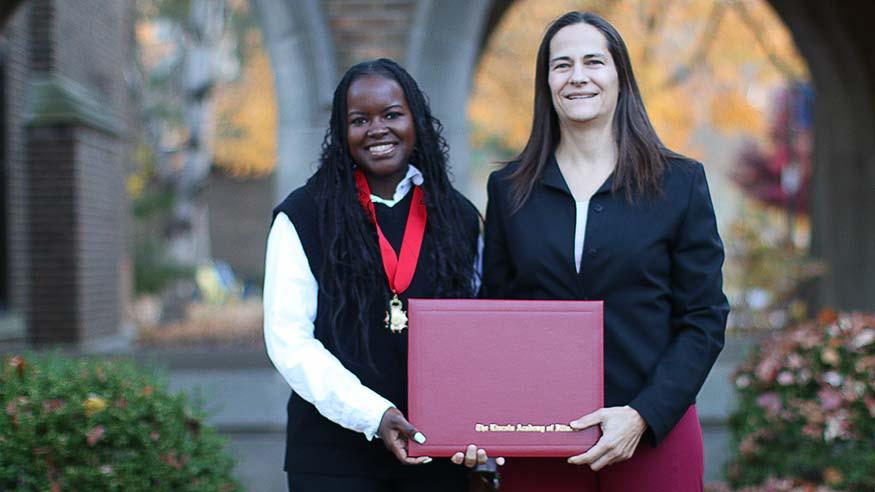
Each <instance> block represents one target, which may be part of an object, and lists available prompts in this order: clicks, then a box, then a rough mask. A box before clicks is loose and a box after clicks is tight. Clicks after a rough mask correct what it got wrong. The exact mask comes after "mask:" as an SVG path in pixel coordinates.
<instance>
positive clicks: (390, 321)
mask: <svg viewBox="0 0 875 492" xmlns="http://www.w3.org/2000/svg"><path fill="white" fill-rule="evenodd" d="M402 306H403V305H402V304H401V299H398V294H395V295H393V296H392V300H391V301H389V311H388V312H386V320H385V321H386V328H389V330H390V331H391V332H392V333H401V332H402V331H404V328H407V313H405V312H404V310H403V309H401V308H402Z"/></svg>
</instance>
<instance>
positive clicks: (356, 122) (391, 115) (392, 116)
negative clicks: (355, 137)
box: [349, 111, 404, 126]
mask: <svg viewBox="0 0 875 492" xmlns="http://www.w3.org/2000/svg"><path fill="white" fill-rule="evenodd" d="M402 116H404V113H402V112H401V111H390V112H388V113H386V116H385V118H386V119H387V120H397V119H398V118H401V117H402ZM367 122H368V119H367V118H365V117H363V116H359V117H356V118H353V119H351V120H349V124H350V125H352V126H362V125H364V124H366V123H367Z"/></svg>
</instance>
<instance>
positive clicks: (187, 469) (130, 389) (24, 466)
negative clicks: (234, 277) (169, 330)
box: [0, 354, 240, 492]
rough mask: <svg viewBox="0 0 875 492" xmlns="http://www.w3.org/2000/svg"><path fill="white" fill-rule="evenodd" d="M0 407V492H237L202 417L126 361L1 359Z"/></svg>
mask: <svg viewBox="0 0 875 492" xmlns="http://www.w3.org/2000/svg"><path fill="white" fill-rule="evenodd" d="M0 405H2V406H0V490H10V491H11V490H15V491H22V492H25V491H52V492H54V491H62V490H63V491H88V492H91V491H125V492H137V491H149V492H159V491H174V492H176V491H192V492H194V491H204V492H207V491H209V492H216V491H236V490H240V487H239V485H238V484H237V483H236V482H235V481H234V480H233V479H232V478H231V472H232V468H233V461H232V460H231V458H230V457H228V456H227V455H226V454H225V453H224V450H223V445H224V440H223V439H222V438H221V437H220V436H219V435H218V434H217V433H216V432H215V430H213V429H212V428H210V427H208V426H206V425H204V424H203V417H204V415H203V413H202V412H200V411H199V410H193V409H192V408H191V405H190V402H189V401H188V398H187V397H186V396H185V395H182V394H180V395H171V394H169V393H168V392H167V390H166V385H165V384H164V383H163V381H162V380H161V379H160V378H159V377H158V376H157V375H156V374H155V373H154V372H151V371H144V370H143V369H142V368H141V367H138V366H136V365H135V364H133V363H132V362H130V361H125V360H121V359H118V360H96V359H84V358H71V357H64V356H61V355H58V354H50V355H33V354H25V355H16V356H5V357H4V358H3V367H2V370H0Z"/></svg>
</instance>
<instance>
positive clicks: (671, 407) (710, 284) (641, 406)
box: [629, 163, 729, 444]
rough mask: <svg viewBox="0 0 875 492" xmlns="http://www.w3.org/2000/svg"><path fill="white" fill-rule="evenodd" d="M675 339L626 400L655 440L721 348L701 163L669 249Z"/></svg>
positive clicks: (715, 238)
mask: <svg viewBox="0 0 875 492" xmlns="http://www.w3.org/2000/svg"><path fill="white" fill-rule="evenodd" d="M670 254H671V265H672V266H671V285H672V326H671V329H672V331H673V332H674V340H673V342H672V343H671V345H670V346H669V347H668V349H667V350H666V352H665V354H664V355H663V356H662V358H661V359H660V361H659V363H658V364H657V366H656V368H655V370H654V372H653V374H652V375H651V379H650V382H649V383H648V384H647V386H645V387H644V389H643V390H642V391H641V392H640V393H639V394H638V395H637V396H636V397H635V399H634V400H632V402H631V403H630V404H629V405H630V406H631V407H632V408H634V409H635V410H637V411H638V413H639V414H641V416H642V417H643V418H644V420H645V421H646V422H647V424H648V426H649V427H650V432H651V433H652V439H653V440H654V444H657V443H659V442H660V441H661V440H662V439H663V438H664V437H665V436H666V435H667V434H668V433H669V431H671V429H672V428H674V426H675V424H676V423H677V422H678V420H680V418H681V417H682V416H683V414H684V412H685V411H686V410H687V408H688V407H689V405H690V404H692V403H693V401H695V398H696V394H697V393H698V392H699V389H700V388H701V387H702V384H703V383H704V381H705V377H706V376H707V375H708V372H709V371H710V370H711V366H713V365H714V361H716V360H717V356H718V355H719V353H720V350H721V349H722V348H723V338H724V332H725V329H726V318H727V316H728V315H729V303H728V302H727V300H726V296H725V295H724V294H723V276H722V273H721V268H722V266H723V257H724V254H723V243H722V242H721V240H720V235H719V234H718V232H717V220H716V218H715V216H714V207H713V205H712V203H711V196H710V193H709V191H708V183H707V182H706V180H705V171H704V168H703V167H702V165H701V164H698V163H697V165H696V168H695V172H694V173H693V177H692V186H691V189H690V198H689V200H688V205H687V210H686V212H685V216H684V219H683V222H682V223H681V225H680V228H679V229H678V232H677V235H676V238H675V241H674V242H673V244H672V248H671V252H670Z"/></svg>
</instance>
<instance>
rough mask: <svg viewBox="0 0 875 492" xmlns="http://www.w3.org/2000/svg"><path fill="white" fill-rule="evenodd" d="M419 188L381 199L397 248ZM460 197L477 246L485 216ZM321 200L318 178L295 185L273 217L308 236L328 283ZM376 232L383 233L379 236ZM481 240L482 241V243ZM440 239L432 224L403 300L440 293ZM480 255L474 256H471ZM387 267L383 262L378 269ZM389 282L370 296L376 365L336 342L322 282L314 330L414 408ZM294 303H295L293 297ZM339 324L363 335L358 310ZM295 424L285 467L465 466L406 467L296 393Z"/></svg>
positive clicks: (356, 368) (398, 472)
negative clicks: (436, 248) (436, 250)
mask: <svg viewBox="0 0 875 492" xmlns="http://www.w3.org/2000/svg"><path fill="white" fill-rule="evenodd" d="M412 195H413V193H412V192H411V193H408V194H407V196H406V197H405V198H404V199H403V200H402V201H400V202H399V203H397V204H396V205H395V206H394V207H387V206H384V205H381V204H378V203H377V204H375V207H374V208H375V210H376V214H377V221H378V222H379V223H380V229H381V230H382V231H383V234H384V235H385V236H386V238H387V239H388V240H389V242H390V243H391V244H392V247H393V248H395V251H396V253H397V252H398V251H400V246H401V240H402V237H403V234H404V227H405V225H406V222H407V214H408V212H409V210H410V202H411V198H412ZM456 199H458V200H460V201H461V202H462V203H463V206H462V210H464V211H465V223H464V224H460V226H461V227H463V228H464V230H465V232H466V237H467V238H469V240H470V241H471V244H472V245H476V241H477V237H478V234H479V216H478V213H477V211H476V209H475V208H474V206H473V205H471V204H470V202H468V201H467V200H466V199H465V198H464V197H462V195H461V194H458V193H457V194H456ZM317 207H318V204H317V203H316V201H315V199H314V197H313V194H312V188H311V185H309V184H308V185H305V186H303V187H301V188H298V189H297V190H295V191H293V192H292V193H291V194H290V195H289V196H288V197H287V198H286V199H285V200H284V201H283V202H282V203H281V204H280V205H278V206H277V207H276V208H275V209H274V211H273V216H274V217H276V215H277V214H278V213H280V212H282V213H285V214H286V215H287V216H288V217H289V219H290V220H291V222H292V224H294V226H295V230H296V231H297V233H298V236H299V237H300V239H301V244H302V245H303V248H304V253H305V254H306V255H307V260H308V262H309V264H310V270H311V271H312V272H313V275H314V276H315V277H316V281H317V283H318V284H319V285H320V286H321V285H323V282H322V279H321V278H320V274H321V265H322V259H323V257H322V251H323V247H322V244H321V241H320V238H319V223H318V222H319V220H318V213H317V212H318V208H317ZM374 237H376V235H375V236H374ZM475 247H476V246H475ZM432 252H433V242H432V241H431V235H430V227H428V226H426V232H425V238H424V240H423V244H422V250H421V252H420V256H419V258H420V260H419V262H418V264H417V266H416V272H415V273H414V276H413V280H412V282H411V284H410V287H408V289H407V290H406V291H405V292H404V293H403V294H402V295H400V296H399V297H401V298H402V301H403V302H404V305H405V306H406V305H407V298H409V297H417V298H429V297H435V289H434V282H433V280H432V279H433V272H432V267H433V265H432V262H430V261H428V259H429V258H431V257H432ZM472 261H473V258H472ZM379 270H380V271H379V274H380V275H385V274H384V273H383V269H382V267H380V269H379ZM388 295H389V289H388V286H387V287H385V288H384V289H383V290H382V291H378V292H375V293H374V296H373V298H372V299H370V300H369V304H368V306H369V307H368V310H367V318H366V319H367V320H368V323H369V329H370V331H369V332H368V337H369V349H370V353H371V357H372V359H373V362H374V366H376V367H371V366H370V365H369V364H367V363H366V362H364V361H363V360H361V358H356V357H353V356H350V355H348V354H347V352H349V351H348V350H346V351H344V350H338V349H337V348H336V347H335V345H334V344H333V343H332V339H331V334H330V333H329V329H328V327H327V323H326V322H325V320H326V319H327V317H328V315H329V313H330V311H331V306H330V305H329V300H328V299H327V298H326V297H325V295H324V292H323V290H322V289H321V288H320V289H319V294H318V306H317V311H316V322H315V336H316V338H317V339H318V340H320V341H321V342H322V343H323V344H324V345H325V347H326V348H327V349H328V350H329V351H331V352H332V353H333V354H334V355H335V356H336V357H337V358H338V359H339V360H340V362H341V363H342V364H343V365H344V367H346V368H347V369H349V370H350V371H351V372H353V373H354V374H355V375H356V376H357V377H358V378H359V379H360V380H361V382H362V384H364V385H365V386H367V387H368V388H370V389H372V390H374V391H375V392H377V393H378V394H380V395H381V396H383V397H385V398H387V399H388V400H389V401H391V402H392V403H394V404H395V405H396V406H397V407H398V408H399V409H400V410H401V412H403V413H404V414H405V415H406V414H407V332H406V330H405V331H404V332H403V333H401V334H393V333H390V332H389V330H388V329H386V327H385V324H384V322H383V320H384V317H385V313H386V307H387V303H388V299H389V297H388ZM290 302H295V300H291V299H290ZM341 320H346V321H341V325H340V326H349V327H350V336H358V335H357V333H358V332H357V331H356V330H354V327H355V324H354V323H356V322H357V321H356V320H357V317H356V314H355V313H341ZM288 415H289V418H288V427H287V439H286V459H285V469H286V471H288V472H295V473H320V474H331V475H356V476H373V477H386V478H393V477H407V476H414V475H421V476H423V477H425V476H427V475H429V474H434V473H463V470H460V468H462V467H458V466H456V465H452V464H450V463H449V462H448V461H446V460H436V462H435V463H430V464H428V465H426V466H416V467H411V466H404V465H401V464H400V463H399V462H398V460H397V459H396V458H395V457H394V456H392V455H391V454H390V453H389V451H388V450H386V448H385V446H384V444H383V443H382V441H380V440H379V439H373V440H372V441H370V442H369V441H368V440H367V439H365V437H364V436H363V435H362V434H361V433H359V432H354V431H351V430H348V429H345V428H343V427H341V426H339V425H337V424H335V423H334V422H331V421H330V420H328V419H326V418H325V417H323V416H322V415H321V414H319V412H318V411H317V410H316V408H315V407H314V406H313V405H311V404H310V403H308V402H306V401H304V400H303V399H301V398H300V397H299V396H298V395H297V394H295V393H294V392H293V393H292V396H291V398H290V399H289V403H288Z"/></svg>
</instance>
